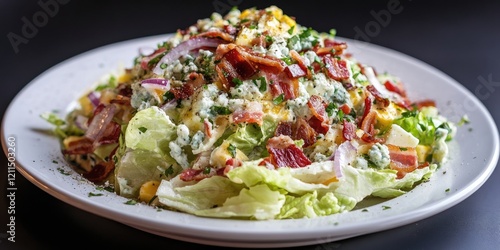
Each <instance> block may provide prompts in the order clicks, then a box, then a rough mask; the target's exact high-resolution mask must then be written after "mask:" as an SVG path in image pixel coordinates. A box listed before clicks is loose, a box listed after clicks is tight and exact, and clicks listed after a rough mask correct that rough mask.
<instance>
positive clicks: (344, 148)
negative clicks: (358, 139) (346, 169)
mask: <svg viewBox="0 0 500 250" xmlns="http://www.w3.org/2000/svg"><path fill="white" fill-rule="evenodd" d="M356 154H357V151H356V148H355V147H354V146H353V145H352V144H351V142H350V141H345V142H343V143H342V144H340V146H339V147H338V148H337V150H335V154H334V159H333V170H334V171H335V174H336V175H337V177H342V171H341V166H345V165H347V164H349V163H351V162H353V161H354V159H355V158H356Z"/></svg>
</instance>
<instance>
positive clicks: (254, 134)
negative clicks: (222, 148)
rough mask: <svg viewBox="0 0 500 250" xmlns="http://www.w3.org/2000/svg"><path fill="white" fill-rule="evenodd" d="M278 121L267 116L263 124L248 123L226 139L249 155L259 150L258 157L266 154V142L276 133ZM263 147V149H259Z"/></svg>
mask: <svg viewBox="0 0 500 250" xmlns="http://www.w3.org/2000/svg"><path fill="white" fill-rule="evenodd" d="M275 128H276V122H275V121H274V120H273V119H272V118H271V117H269V116H267V117H265V118H264V120H263V122H262V126H258V125H257V124H246V125H242V126H241V127H239V128H238V129H237V130H236V132H235V133H234V134H232V135H230V136H229V137H228V138H227V139H226V141H228V142H229V143H230V144H232V145H234V146H235V147H236V148H238V149H239V150H241V151H242V152H243V153H244V154H245V155H247V156H249V155H251V154H252V152H254V151H257V152H256V153H257V157H258V158H261V157H264V156H266V155H265V154H266V153H267V151H266V150H264V149H265V147H264V146H265V145H264V144H265V142H266V141H267V139H269V137H271V136H272V135H273V134H274V130H275ZM259 149H261V151H259Z"/></svg>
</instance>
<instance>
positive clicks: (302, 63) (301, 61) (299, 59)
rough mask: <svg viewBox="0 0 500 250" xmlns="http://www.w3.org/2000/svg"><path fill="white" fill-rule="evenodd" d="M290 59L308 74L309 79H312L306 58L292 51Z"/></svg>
mask: <svg viewBox="0 0 500 250" xmlns="http://www.w3.org/2000/svg"><path fill="white" fill-rule="evenodd" d="M290 57H291V58H292V59H293V60H295V61H296V62H297V64H298V65H299V66H300V68H301V69H302V71H304V72H305V73H306V76H307V78H309V79H310V78H311V77H312V73H311V70H310V69H309V68H308V67H307V65H306V62H305V61H304V58H303V57H302V56H301V55H300V54H299V53H298V52H297V51H295V50H290Z"/></svg>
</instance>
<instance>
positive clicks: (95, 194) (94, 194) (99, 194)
mask: <svg viewBox="0 0 500 250" xmlns="http://www.w3.org/2000/svg"><path fill="white" fill-rule="evenodd" d="M94 196H103V194H101V193H92V192H89V197H94Z"/></svg>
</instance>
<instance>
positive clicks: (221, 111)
mask: <svg viewBox="0 0 500 250" xmlns="http://www.w3.org/2000/svg"><path fill="white" fill-rule="evenodd" d="M210 111H211V112H212V113H214V114H215V115H229V114H231V110H229V108H228V107H222V106H212V107H210Z"/></svg>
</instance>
